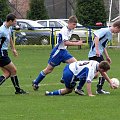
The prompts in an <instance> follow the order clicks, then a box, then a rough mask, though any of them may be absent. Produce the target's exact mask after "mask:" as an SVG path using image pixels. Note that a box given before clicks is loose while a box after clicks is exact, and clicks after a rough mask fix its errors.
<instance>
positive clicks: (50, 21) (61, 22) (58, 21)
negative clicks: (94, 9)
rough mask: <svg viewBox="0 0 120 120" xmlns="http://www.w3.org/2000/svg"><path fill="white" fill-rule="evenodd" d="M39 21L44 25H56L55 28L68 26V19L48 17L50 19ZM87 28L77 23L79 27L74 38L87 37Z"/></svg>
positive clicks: (38, 21) (74, 33)
mask: <svg viewBox="0 0 120 120" xmlns="http://www.w3.org/2000/svg"><path fill="white" fill-rule="evenodd" d="M36 21H37V23H39V24H41V25H43V26H44V27H56V28H55V29H54V30H55V31H56V30H57V33H58V30H59V29H60V28H62V27H63V26H67V25H68V23H67V21H68V19H48V20H36ZM87 33H88V31H87V29H86V28H85V27H82V25H80V24H79V23H77V28H75V30H74V32H73V35H72V39H77V40H78V39H80V38H81V37H87Z"/></svg>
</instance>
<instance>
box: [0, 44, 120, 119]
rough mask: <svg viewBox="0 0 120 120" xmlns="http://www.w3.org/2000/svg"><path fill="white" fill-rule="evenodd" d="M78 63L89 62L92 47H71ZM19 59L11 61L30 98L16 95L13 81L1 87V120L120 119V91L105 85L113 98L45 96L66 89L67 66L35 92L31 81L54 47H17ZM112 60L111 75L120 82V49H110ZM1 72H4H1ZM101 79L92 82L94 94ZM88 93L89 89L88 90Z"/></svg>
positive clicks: (55, 72) (72, 95)
mask: <svg viewBox="0 0 120 120" xmlns="http://www.w3.org/2000/svg"><path fill="white" fill-rule="evenodd" d="M68 49H69V51H70V53H71V54H72V55H73V56H75V57H76V58H77V59H78V60H81V59H87V54H88V51H89V48H86V47H85V48H82V49H80V50H78V49H77V48H71V47H70V48H68ZM17 50H18V53H19V57H18V58H14V57H13V55H12V53H11V52H9V54H10V56H11V59H12V60H13V62H14V63H15V65H16V66H17V69H18V76H19V79H20V84H21V86H22V88H23V89H25V90H27V91H28V92H29V94H28V95H15V94H14V88H13V86H12V83H11V81H10V79H8V80H7V81H6V82H5V83H4V84H3V85H2V86H0V120H119V119H120V114H119V112H120V102H119V99H120V89H116V90H112V89H110V87H109V85H108V83H107V82H106V83H105V85H104V88H105V90H108V91H110V92H111V94H110V95H96V96H95V97H88V96H87V95H86V96H79V95H76V94H75V93H74V92H73V93H71V94H68V95H65V96H51V97H50V96H45V95H44V93H45V91H46V90H49V91H52V90H55V89H59V88H63V87H64V85H63V84H61V83H60V82H59V81H60V78H61V74H62V70H63V68H64V66H65V64H61V65H60V66H58V67H56V68H55V70H54V71H53V73H51V74H49V75H48V76H47V77H46V78H45V79H44V81H42V83H41V85H40V89H39V91H37V92H35V91H33V89H32V86H31V81H32V80H34V79H35V78H36V77H37V75H38V74H39V72H40V71H41V70H42V69H44V68H45V67H46V65H47V64H46V63H47V60H48V58H49V53H50V51H51V47H40V46H17ZM108 51H109V55H110V57H111V59H112V64H111V70H110V71H109V73H108V75H109V76H110V77H111V78H112V77H117V78H118V79H120V68H119V65H120V49H109V50H108ZM0 73H1V72H0ZM1 74H2V73H1ZM96 84H97V80H95V82H93V83H92V90H93V93H95V91H96ZM84 90H85V93H86V87H84Z"/></svg>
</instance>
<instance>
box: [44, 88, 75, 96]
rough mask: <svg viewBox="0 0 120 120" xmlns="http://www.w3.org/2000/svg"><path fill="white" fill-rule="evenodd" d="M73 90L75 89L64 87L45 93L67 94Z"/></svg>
mask: <svg viewBox="0 0 120 120" xmlns="http://www.w3.org/2000/svg"><path fill="white" fill-rule="evenodd" d="M72 90H73V89H69V88H63V89H60V90H55V91H53V92H49V91H46V92H45V95H65V94H69V93H71V92H72Z"/></svg>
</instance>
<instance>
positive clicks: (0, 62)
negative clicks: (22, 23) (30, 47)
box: [0, 13, 26, 94]
mask: <svg viewBox="0 0 120 120" xmlns="http://www.w3.org/2000/svg"><path fill="white" fill-rule="evenodd" d="M15 24H16V16H15V15H14V14H12V13H10V14H8V15H7V16H6V22H5V23H3V25H2V26H1V27H0V68H1V70H2V71H3V75H2V76H0V85H1V84H2V83H3V82H5V80H6V79H8V78H9V77H10V78H11V81H12V83H13V85H14V87H15V90H16V91H15V94H26V92H25V91H24V90H23V89H21V88H20V86H19V81H18V77H17V74H16V72H17V70H16V67H15V65H14V64H13V62H12V61H11V59H10V58H9V56H8V52H7V50H8V46H9V44H10V47H11V49H12V52H13V54H14V56H18V53H17V51H16V49H15V47H14V44H13V41H12V37H11V35H12V29H11V27H12V26H14V25H15Z"/></svg>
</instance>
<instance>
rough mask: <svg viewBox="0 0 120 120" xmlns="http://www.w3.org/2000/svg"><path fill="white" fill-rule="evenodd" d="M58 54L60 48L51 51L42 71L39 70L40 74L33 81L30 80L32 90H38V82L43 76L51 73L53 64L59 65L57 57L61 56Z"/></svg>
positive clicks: (59, 60)
mask: <svg viewBox="0 0 120 120" xmlns="http://www.w3.org/2000/svg"><path fill="white" fill-rule="evenodd" d="M60 55H61V51H60V50H59V51H57V52H55V51H52V53H51V55H50V58H49V60H48V65H47V67H46V68H45V69H44V70H43V71H41V72H40V74H39V75H38V77H37V78H36V79H35V80H34V81H32V86H33V90H38V88H39V85H38V84H39V83H40V82H41V81H42V80H43V79H44V78H45V76H46V75H47V74H49V73H51V72H52V71H53V69H54V67H55V66H58V65H60V63H61V59H59V58H61V57H60Z"/></svg>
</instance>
